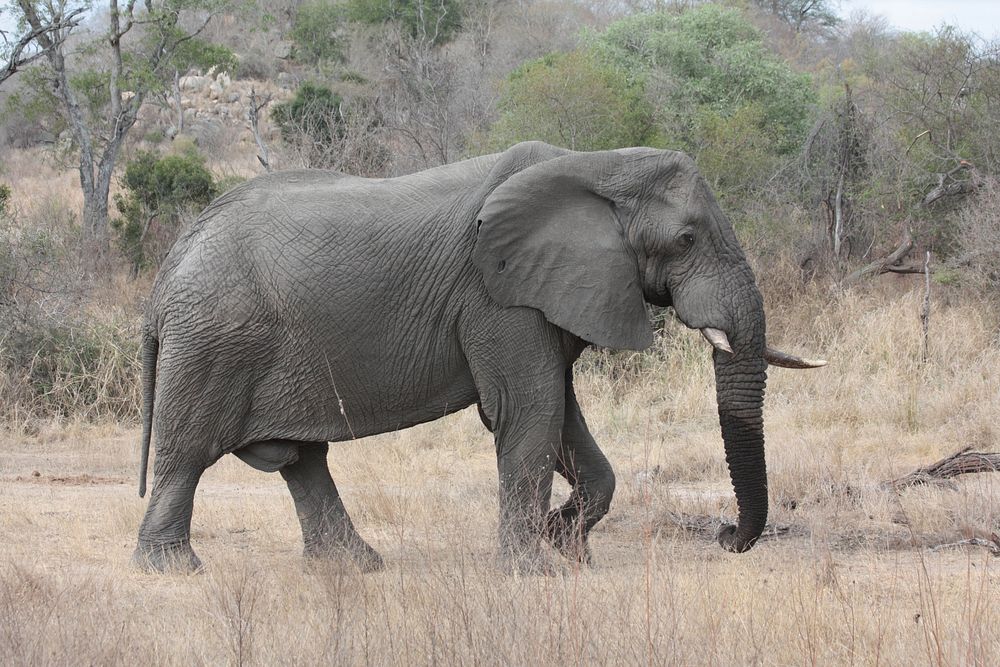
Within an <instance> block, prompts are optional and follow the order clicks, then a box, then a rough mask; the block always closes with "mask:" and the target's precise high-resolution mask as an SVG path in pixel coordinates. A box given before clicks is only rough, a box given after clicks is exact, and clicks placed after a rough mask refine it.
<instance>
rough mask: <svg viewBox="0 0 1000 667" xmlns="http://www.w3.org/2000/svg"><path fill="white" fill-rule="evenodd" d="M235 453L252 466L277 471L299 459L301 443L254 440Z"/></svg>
mask: <svg viewBox="0 0 1000 667" xmlns="http://www.w3.org/2000/svg"><path fill="white" fill-rule="evenodd" d="M233 454H235V455H236V456H238V457H239V458H240V459H241V460H242V461H243V462H244V463H246V464H247V465H249V466H250V467H251V468H256V469H257V470H260V471H261V472H277V471H279V470H281V469H282V468H284V467H285V466H288V465H291V464H293V463H295V462H296V461H298V460H299V445H298V444H296V443H293V442H284V441H281V440H273V441H267V442H252V443H250V444H249V445H247V446H246V447H241V448H240V449H237V450H236V451H234V452H233Z"/></svg>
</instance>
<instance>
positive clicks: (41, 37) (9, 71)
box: [0, 7, 84, 83]
mask: <svg viewBox="0 0 1000 667" xmlns="http://www.w3.org/2000/svg"><path fill="white" fill-rule="evenodd" d="M83 10H84V8H83V7H79V8H77V9H74V10H73V11H71V12H70V13H68V14H66V15H65V16H63V15H61V14H58V13H57V14H55V15H54V16H53V17H52V19H51V20H50V21H49V22H47V23H46V22H44V21H41V20H38V21H36V22H35V23H32V22H30V21H29V26H30V28H31V29H30V30H29V31H28V32H27V33H25V34H24V35H22V36H21V38H20V39H18V40H17V42H16V43H15V44H14V46H13V47H12V48H11V51H10V56H9V57H8V60H7V63H6V64H4V65H3V66H2V67H0V83H3V82H4V81H6V80H7V79H9V78H10V77H12V76H13V75H14V73H15V72H17V70H19V69H21V68H22V67H25V66H27V65H30V64H31V63H33V62H34V61H36V60H38V59H39V58H41V57H43V56H44V55H46V53H47V52H48V50H49V49H51V48H54V47H55V46H58V45H59V44H62V43H63V41H65V40H66V38H67V37H69V33H70V31H71V30H72V29H73V28H75V27H77V26H78V25H80V14H82V13H83ZM26 18H27V17H26ZM0 34H2V35H3V36H4V41H5V42H6V41H7V40H6V33H3V32H2V31H0ZM32 44H37V45H39V46H40V47H41V48H40V49H39V50H37V51H34V52H32V53H28V52H27V51H28V49H29V47H30V46H31V45H32Z"/></svg>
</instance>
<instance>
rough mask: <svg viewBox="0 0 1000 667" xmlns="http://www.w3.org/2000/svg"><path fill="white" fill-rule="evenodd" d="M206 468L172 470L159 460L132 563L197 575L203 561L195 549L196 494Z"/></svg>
mask: <svg viewBox="0 0 1000 667" xmlns="http://www.w3.org/2000/svg"><path fill="white" fill-rule="evenodd" d="M204 471H205V468H204V467H202V466H199V465H193V464H187V465H186V466H183V467H173V466H168V465H167V464H166V463H163V459H157V462H156V470H154V478H153V492H152V494H151V496H150V499H149V505H148V506H147V507H146V515H145V517H143V520H142V525H141V526H140V527H139V540H138V544H137V545H136V548H135V552H134V553H133V554H132V563H133V564H134V565H136V566H138V567H139V568H141V569H143V570H146V571H149V572H167V571H173V572H196V571H198V570H200V569H201V561H200V560H199V559H198V556H196V555H195V553H194V550H193V549H192V548H191V513H192V511H193V510H194V492H195V489H196V488H197V487H198V480H199V479H201V474H202V473H203V472H204Z"/></svg>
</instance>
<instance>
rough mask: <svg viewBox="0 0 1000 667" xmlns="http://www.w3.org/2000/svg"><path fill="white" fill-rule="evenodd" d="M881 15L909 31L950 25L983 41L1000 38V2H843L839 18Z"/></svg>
mask: <svg viewBox="0 0 1000 667" xmlns="http://www.w3.org/2000/svg"><path fill="white" fill-rule="evenodd" d="M858 9H861V10H864V11H865V12H867V13H869V14H876V15H879V14H880V15H882V16H884V17H886V18H887V19H889V23H890V25H892V26H894V27H896V28H898V29H900V30H907V31H928V32H929V31H931V30H933V29H934V28H936V27H938V26H940V25H941V24H942V23H948V24H949V25H954V26H956V27H958V28H961V29H962V30H964V31H968V32H975V33H978V34H979V36H980V37H984V38H987V39H992V38H994V37H1000V0H841V2H840V6H839V11H838V12H837V13H838V14H839V15H840V16H843V17H847V16H850V14H851V13H852V12H854V11H855V10H858Z"/></svg>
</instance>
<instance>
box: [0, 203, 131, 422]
mask: <svg viewBox="0 0 1000 667" xmlns="http://www.w3.org/2000/svg"><path fill="white" fill-rule="evenodd" d="M36 208H37V209H38V213H37V214H35V215H33V216H32V218H30V219H17V220H14V219H12V218H10V217H2V218H0V419H2V420H4V421H7V422H11V421H14V422H19V423H21V424H26V423H30V422H31V421H32V420H34V419H47V418H51V417H82V418H85V419H92V420H114V421H120V420H128V421H135V419H136V417H137V415H138V405H139V388H138V387H139V384H138V377H139V373H138V369H139V364H138V354H139V349H138V340H139V336H138V331H139V316H138V315H139V313H138V308H137V307H135V306H134V305H133V304H132V303H121V302H120V301H119V304H118V305H119V306H122V307H116V308H110V309H104V308H95V307H93V303H92V300H91V295H90V294H89V293H88V286H89V285H88V281H87V279H85V278H83V277H82V276H83V274H84V272H83V271H82V266H81V263H80V254H79V250H78V249H79V247H80V228H79V224H78V221H77V219H76V215H75V214H74V213H73V212H71V211H70V209H69V208H68V207H66V205H65V204H62V203H61V202H58V201H55V200H52V201H42V202H37V203H36Z"/></svg>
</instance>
